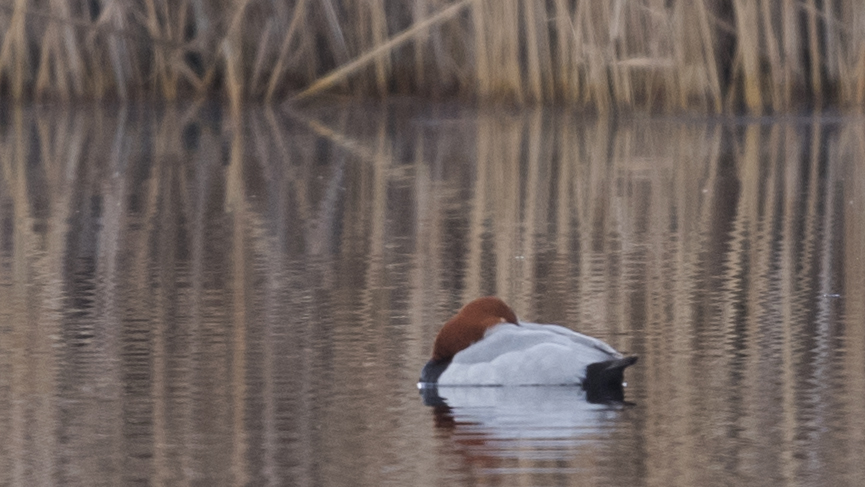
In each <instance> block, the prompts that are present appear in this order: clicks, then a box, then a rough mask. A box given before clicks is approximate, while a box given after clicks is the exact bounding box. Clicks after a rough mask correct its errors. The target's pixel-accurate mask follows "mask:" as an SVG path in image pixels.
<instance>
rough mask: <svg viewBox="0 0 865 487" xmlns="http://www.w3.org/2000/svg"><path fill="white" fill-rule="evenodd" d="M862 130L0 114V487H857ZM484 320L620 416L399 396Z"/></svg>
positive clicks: (530, 403)
mask: <svg viewBox="0 0 865 487" xmlns="http://www.w3.org/2000/svg"><path fill="white" fill-rule="evenodd" d="M863 141H865V120H863V119H862V118H846V117H841V118H838V117H836V118H828V117H813V118H811V117H801V118H791V119H778V120H768V121H766V120H760V121H748V120H715V121H710V122H707V121H703V120H691V119H684V120H677V119H660V120H659V119H646V120H618V121H612V120H602V121H594V120H587V119H585V118H584V117H581V116H579V115H578V114H573V113H567V112H550V111H536V112H524V113H515V112H509V111H505V110H489V111H471V110H464V109H460V108H458V107H454V106H426V107H421V108H420V109H418V108H416V107H415V108H413V107H411V106H410V105H394V106H391V107H389V108H376V107H369V106H367V107H363V106H359V107H350V108H346V107H321V108H317V109H306V110H303V111H291V110H289V109H280V110H274V111H270V110H265V109H250V110H248V111H247V112H246V113H244V114H243V116H242V119H240V120H235V119H233V118H232V117H229V116H228V115H227V114H225V113H221V112H220V111H219V109H218V108H213V107H207V106H204V107H187V108H164V109H143V108H131V107H107V108H103V109H98V110H97V109H78V110H70V111H57V110H50V109H45V108H34V109H27V110H24V109H16V108H10V107H0V438H3V441H2V442H0V485H28V486H29V485H88V486H90V485H126V484H156V485H162V484H164V485H186V484H194V485H298V486H307V485H355V486H381V485H398V486H403V485H457V486H458V485H515V484H518V485H635V486H640V485H646V486H668V485H701V486H710V485H725V486H726V485H815V486H817V485H833V486H840V485H861V479H863V478H865V401H863V399H865V305H863V296H865V142H863ZM483 294H498V295H500V296H501V297H503V298H504V299H505V300H506V301H508V302H509V303H510V304H511V305H512V307H513V308H514V309H515V310H516V311H517V313H518V315H520V316H521V317H522V318H524V319H527V320H532V321H539V322H556V323H562V324H565V325H567V326H569V327H571V328H574V329H577V330H579V331H582V332H585V333H588V334H591V335H594V336H597V337H599V338H602V339H604V340H606V341H608V342H609V343H611V344H612V345H614V346H615V347H617V348H619V349H621V350H624V351H627V352H630V353H634V354H637V355H639V356H640V361H639V362H638V363H637V364H636V365H635V366H634V367H632V368H630V369H629V370H628V372H627V374H626V379H627V381H628V387H627V389H626V399H627V404H618V405H617V404H610V405H596V404H589V403H588V402H586V401H585V399H584V398H583V397H582V395H581V393H580V391H579V390H576V389H571V388H516V389H508V388H481V389H471V388H468V389H465V388H464V389H457V390H448V391H441V395H442V396H443V397H444V398H445V400H446V402H447V404H448V406H438V407H431V406H426V405H424V402H423V400H422V398H421V397H420V395H419V393H418V390H417V389H416V386H415V382H416V380H417V378H418V374H419V371H420V368H421V367H422V366H423V364H424V363H425V362H426V360H427V358H428V355H429V352H430V348H431V344H432V340H433V338H434V336H435V333H436V331H437V329H438V327H439V326H440V325H441V323H442V322H443V321H444V320H445V319H446V318H447V317H448V316H449V315H450V314H452V313H453V312H455V311H456V310H457V309H458V308H459V307H460V305H461V304H463V303H465V302H466V301H468V300H469V299H471V298H473V297H476V296H479V295H483Z"/></svg>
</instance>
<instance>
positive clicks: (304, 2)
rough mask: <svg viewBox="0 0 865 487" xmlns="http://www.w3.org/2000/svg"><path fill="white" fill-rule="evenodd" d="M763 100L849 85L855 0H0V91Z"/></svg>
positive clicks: (810, 103)
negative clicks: (402, 0)
mask: <svg viewBox="0 0 865 487" xmlns="http://www.w3.org/2000/svg"><path fill="white" fill-rule="evenodd" d="M325 92H327V93H335V94H341V95H349V96H355V97H357V96H364V97H366V96H375V97H387V96H393V95H406V94H408V95H413V96H420V97H427V98H458V99H466V100H471V101H478V102H498V103H510V104H517V105H528V104H549V103H557V104H568V105H574V106H579V107H582V108H585V109H590V110H594V111H597V112H599V113H607V112H611V111H614V110H651V111H681V110H695V111H704V112H722V111H746V112H751V113H767V112H768V113H771V112H781V111H788V110H792V109H801V108H802V107H806V108H807V107H817V108H819V107H825V106H838V107H861V106H862V105H863V102H865V4H863V3H862V2H859V1H857V0H824V1H817V0H697V1H685V0H678V1H676V0H674V1H667V2H662V1H658V0H634V1H612V2H611V1H607V0H589V1H574V0H550V1H547V2H536V1H522V0H495V1H494V0H417V1H414V2H401V1H392V0H369V1H364V2H354V1H340V0H296V1H292V2H264V1H256V0H231V1H229V0H212V1H204V0H144V1H142V2H121V1H116V0H4V1H3V2H2V3H0V96H2V97H3V98H6V99H15V100H32V99H35V100H61V101H70V100H78V99H111V98H113V99H122V100H127V99H135V98H141V97H146V98H150V99H153V98H156V99H165V100H175V99H178V98H200V97H221V98H224V99H227V100H229V101H230V102H231V103H232V104H233V106H235V107H239V106H240V104H241V103H243V102H245V101H268V102H270V101H281V100H286V99H291V100H299V99H304V98H310V97H313V96H316V95H320V94H321V93H325Z"/></svg>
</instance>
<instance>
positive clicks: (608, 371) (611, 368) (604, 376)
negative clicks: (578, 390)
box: [583, 357, 637, 402]
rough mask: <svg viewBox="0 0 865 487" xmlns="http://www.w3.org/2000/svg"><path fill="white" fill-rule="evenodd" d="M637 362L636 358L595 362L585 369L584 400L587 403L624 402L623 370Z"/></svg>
mask: <svg viewBox="0 0 865 487" xmlns="http://www.w3.org/2000/svg"><path fill="white" fill-rule="evenodd" d="M636 361H637V357H625V358H619V359H615V360H607V361H605V362H596V363H594V364H591V365H589V366H588V367H586V380H584V381H583V389H585V390H586V400H588V401H589V402H611V401H616V402H621V401H624V400H625V390H624V386H623V385H622V384H623V383H624V382H625V369H626V368H627V367H629V366H631V365H634V363H635V362H636Z"/></svg>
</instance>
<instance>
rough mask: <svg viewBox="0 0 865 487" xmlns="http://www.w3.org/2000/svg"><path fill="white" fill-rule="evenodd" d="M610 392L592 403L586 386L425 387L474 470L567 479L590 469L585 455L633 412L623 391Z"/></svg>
mask: <svg viewBox="0 0 865 487" xmlns="http://www.w3.org/2000/svg"><path fill="white" fill-rule="evenodd" d="M606 392H607V393H608V394H607V395H606V396H605V397H595V396H593V397H589V396H588V395H587V393H586V391H585V390H583V389H582V388H581V387H579V386H543V387H537V386H527V387H445V386H442V387H424V388H422V389H421V396H422V398H423V401H424V404H426V405H428V406H431V409H432V412H433V419H434V422H435V426H436V428H437V429H439V430H440V431H442V432H444V433H445V434H446V435H447V436H448V437H449V438H450V440H451V441H452V444H453V445H454V447H455V449H456V451H457V452H458V453H459V455H460V456H461V457H463V458H464V459H465V461H466V463H467V464H468V465H470V466H471V467H472V468H480V469H482V470H483V471H487V472H495V473H504V472H508V473H514V471H515V469H516V470H517V471H520V472H533V473H541V472H547V473H552V472H559V473H561V472H564V471H572V470H581V469H582V468H583V465H584V464H585V462H587V461H588V462H590V460H588V459H586V458H585V455H583V454H582V453H581V452H583V451H585V452H590V450H591V449H589V448H587V447H588V446H589V445H595V446H596V445H597V444H599V443H604V442H605V441H609V437H610V433H611V431H612V430H614V429H615V424H616V423H617V421H618V419H619V417H620V415H621V413H622V411H624V410H626V409H627V408H628V407H629V406H631V405H632V404H630V403H626V402H624V401H623V400H622V399H623V396H624V392H623V389H622V387H619V388H614V390H610V391H606ZM589 455H591V453H589ZM580 457H584V458H580ZM513 460H517V462H516V463H515V464H511V463H512V462H511V461H513ZM551 462H552V463H551Z"/></svg>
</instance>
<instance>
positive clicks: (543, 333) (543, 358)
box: [438, 322, 622, 386]
mask: <svg viewBox="0 0 865 487" xmlns="http://www.w3.org/2000/svg"><path fill="white" fill-rule="evenodd" d="M620 358H622V355H621V354H620V353H619V352H617V351H616V350H614V349H613V347H611V346H609V345H607V344H606V343H604V342H602V341H601V340H598V339H597V338H592V337H590V336H586V335H583V334H581V333H577V332H575V331H572V330H569V329H567V328H565V327H563V326H558V325H542V324H537V323H526V322H520V323H519V324H511V323H501V324H498V325H495V326H492V327H490V328H488V329H487V331H486V333H485V334H484V337H483V339H481V340H479V341H477V342H475V343H473V344H472V345H471V346H469V347H468V348H466V349H464V350H462V351H460V352H458V353H457V354H456V355H454V357H453V359H452V360H451V363H450V365H448V367H447V368H446V369H445V371H444V372H442V374H441V375H440V376H439V378H438V384H439V385H440V386H443V385H561V384H582V383H583V380H584V379H585V378H586V367H588V366H589V364H592V363H596V362H604V361H608V360H614V359H620Z"/></svg>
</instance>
